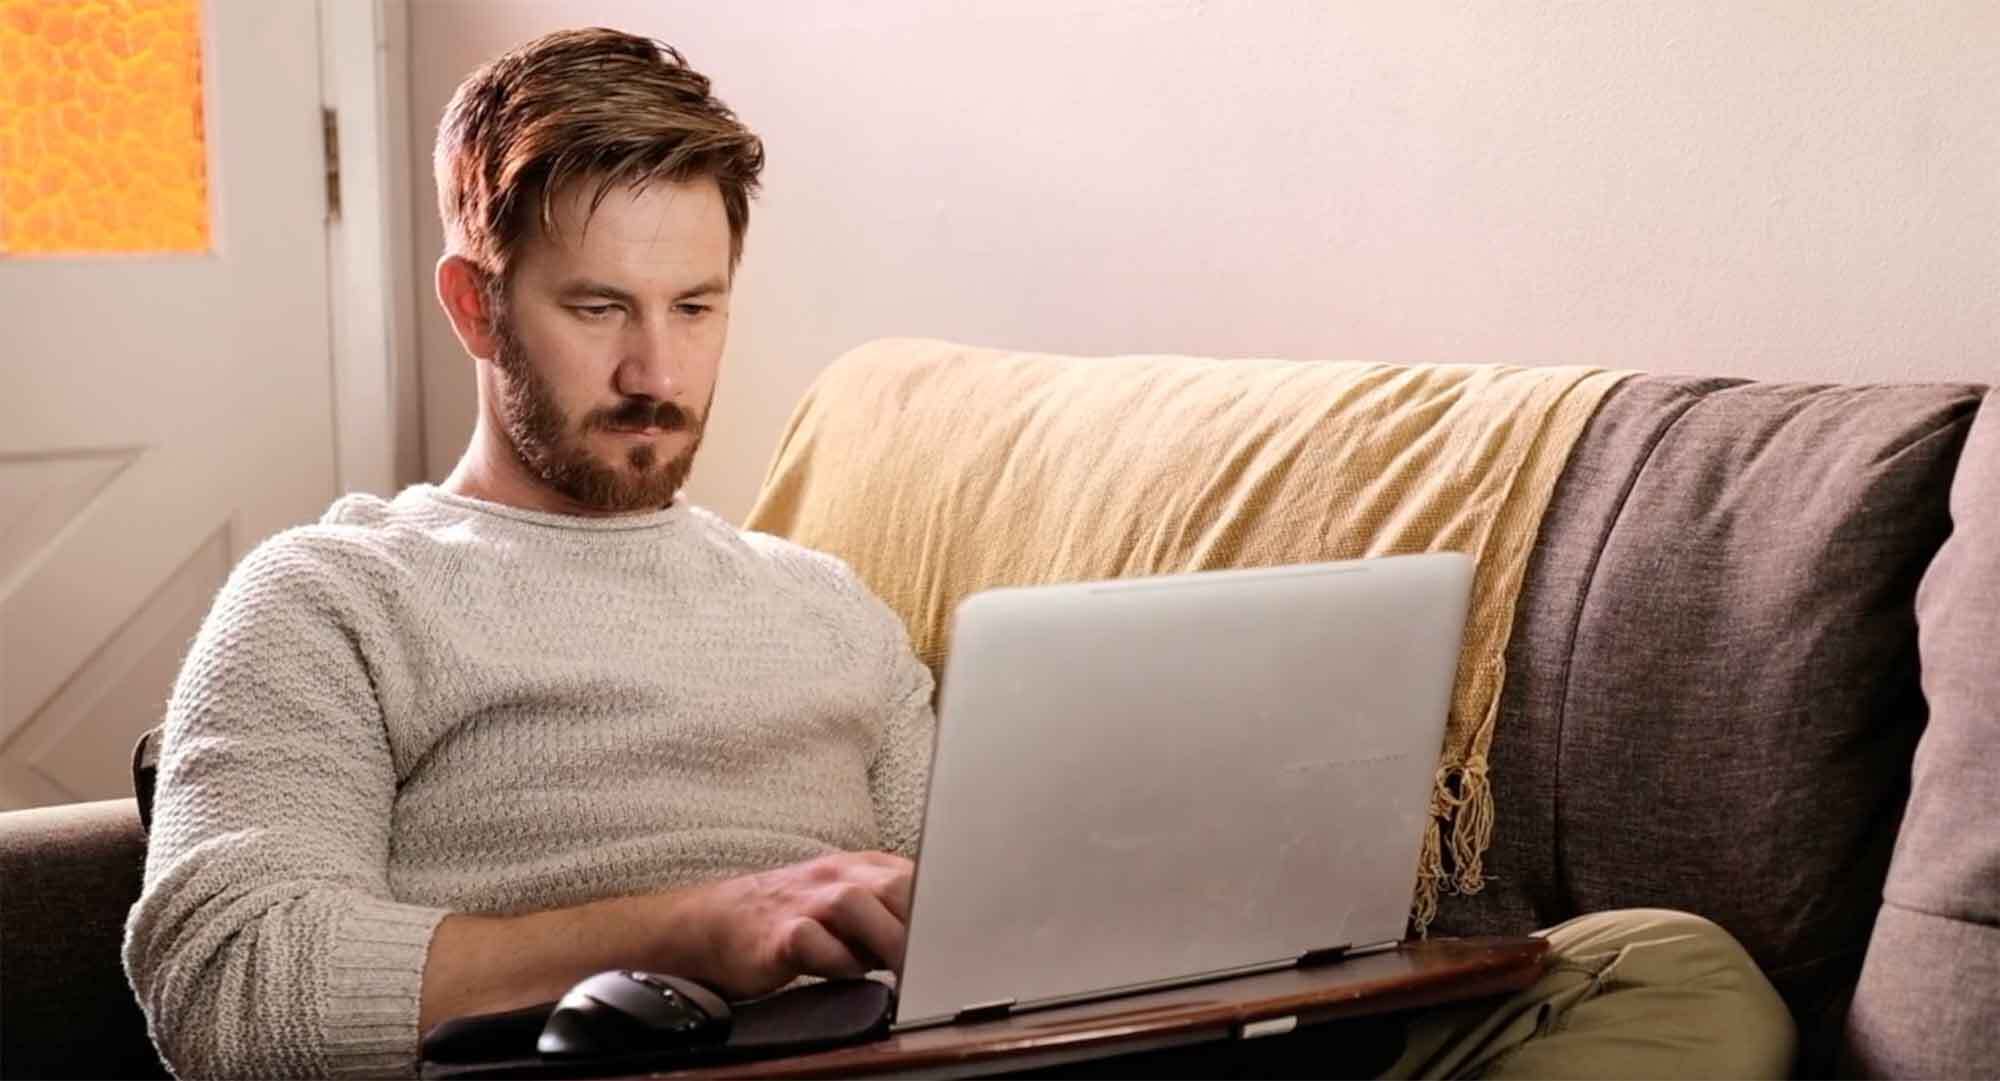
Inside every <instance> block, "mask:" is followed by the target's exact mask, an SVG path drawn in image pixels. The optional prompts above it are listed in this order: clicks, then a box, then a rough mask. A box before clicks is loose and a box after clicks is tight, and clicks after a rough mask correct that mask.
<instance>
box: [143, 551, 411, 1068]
mask: <svg viewBox="0 0 2000 1081" xmlns="http://www.w3.org/2000/svg"><path fill="white" fill-rule="evenodd" d="M341 554H342V553H340V552H339V551H331V552H329V551H328V550H326V548H325V546H323V545H316V544H312V543H306V542H303V541H301V540H300V539H299V538H298V537H296V536H289V535H288V536H287V537H281V538H279V539H278V540H275V541H273V542H270V543H267V544H265V545H264V546H262V547H260V548H259V549H257V550H256V551H255V552H253V553H251V555H250V556H248V557H246V558H245V559H244V560H243V562H242V564H241V565H239V567H238V568H237V570H236V572H235V573H234V574H232V576H231V578H230V580H229V582H228V584H226V585H225V586H224V587H223V590H222V592H221V593H220V594H219V595H218V596H217V599H216V603H215V605H214V607H213V608H212V609H211V610H210V612H209V615H208V618H207V620H206V621H205V622H204V623H203V625H202V630H201V633H200V634H199V635H198V636H197V637H196V639H195V642H194V645H193V646H192V648H191V649H190V651H189V653H188V656H187V659H186V661H185V663H184V664H183V665H182V668H181V673H180V678H179V680H178V682H177V683H176V685H175V688H174V693H173V697H172V699H171V701H170V702H169V705H168V710H167V720H166V724H165V727H164V734H163V742H162V747H161V755H160V773H159V784H158V788H157V791H156V794H155V811H154V820H153V828H152V831H151V835H150V838H149V843H148V848H147V853H146V868H145V878H144V886H143V888H142V891H141V894H140V897H139V900H138V903H137V904H135V905H134V906H133V907H132V911H131V913H130V915H129V916H128V918H127V921H126V928H125V944H124V962H125V970H126V975H127V977H128V979H130V981H131V983H132V988H133V990H134V991H135V992H136V993H137V995H138V999H139V1003H140V1005H141V1006H142V1007H143V1008H144V1011H145V1014H146V1018H147V1026H148V1029H149V1031H150V1033H151V1035H152V1037H153V1040H154V1043H155V1045H156V1046H157V1047H158V1048H159V1050H160V1052H161V1054H162V1055H163V1057H164V1058H165V1059H166V1060H167V1063H168V1064H169V1065H170V1066H171V1067H172V1069H173V1070H174V1072H175V1073H176V1074H177V1075H180V1076H201V1077H296V1076H343V1075H345V1076H375V1077H381V1076H394V1075H404V1076H409V1075H413V1074H414V1073H415V1063H416V1049H417V1039H418V1033H417V1018H418V1004H419V999H420V993H421V990H422V986H423V983H422V981H423V965H424V957H425V953H426V950H427V949H428V947H429V943H430V937H431V932H432V931H433V929H434V928H435V927H436V925H437V923H438V921H439V920H441V919H442V918H443V917H444V916H445V915H446V913H445V912H444V911H443V910H440V909H435V908H427V907H420V906H415V905H408V904H401V903H398V902H397V901H396V900H395V899H394V898H393V897H392V896H391V894H390V890H389V884H388V874H387V863H388V853H389V831H390V817H391V814H392V811H393V804H394V800H395V795H396V784H397V778H396V770H395V767H394V764H393V761H392V759H391V755H390V749H389V745H388V737H387V734H386V732H385V730H384V726H383V717H382V708H381V705H380V704H379V702H378V700H377V698H376V695H375V693H374V690H373V683H372V681H371V672H370V668H369V665H368V659H367V657H366V655H365V652H364V650H363V647H362V644H361V643H362V639H363V635H362V633H361V631H360V630H359V629H358V627H357V625H358V624H365V623H367V622H368V620H369V618H370V614H369V605H370V604H371V603H374V604H376V605H378V606H379V603H380V602H379V601H375V602H371V601H370V600H369V599H368V596H369V591H368V590H367V589H366V588H365V586H364V584H363V582H362V579H361V576H360V575H357V574H355V573H350V572H351V571H352V570H353V568H352V567H342V566H340V565H339V563H340V560H339V558H338V557H339V556H340V555H341ZM374 618H376V619H378V620H379V619H380V618H382V615H381V613H380V612H379V611H378V612H376V613H374Z"/></svg>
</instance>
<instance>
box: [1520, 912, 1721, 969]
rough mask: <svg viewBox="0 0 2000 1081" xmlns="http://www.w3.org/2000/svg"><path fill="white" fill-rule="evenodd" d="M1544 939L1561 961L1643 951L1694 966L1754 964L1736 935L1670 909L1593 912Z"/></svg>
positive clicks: (1713, 924)
mask: <svg viewBox="0 0 2000 1081" xmlns="http://www.w3.org/2000/svg"><path fill="white" fill-rule="evenodd" d="M1541 934H1542V935H1543V936H1544V937H1546V938H1547V939H1548V940H1549V949H1550V952H1552V953H1554V954H1555V955H1556V956H1557V957H1569V958H1580V957H1597V956H1602V955H1606V954H1615V953H1620V952H1622V951H1624V950H1626V949H1628V948H1630V947H1634V946H1645V947H1647V948H1648V949H1649V950H1652V951H1655V952H1664V953H1666V954H1669V955H1671V956H1672V957H1674V958H1678V959H1683V960H1686V961H1688V962H1690V963H1693V964H1700V963H1701V961H1709V962H1712V963H1714V964H1716V965H1718V966H1727V965H1736V964H1739V963H1740V964H1744V965H1749V966H1750V967H1751V968H1752V969H1753V970H1754V969H1755V968H1756V964H1755V962H1753V961H1751V959H1750V955H1749V953H1748V952H1747V951H1745V950H1744V949H1743V946H1742V944H1741V943H1739V942H1737V941H1736V936H1734V935H1732V934H1730V933H1729V932H1728V931H1725V930H1723V929H1722V928H1721V927H1720V926H1718V925H1717V924H1716V923H1715V922H1714V921H1713V920H1710V919H1708V918H1706V917H1703V916H1697V915H1695V914H1694V913H1692V912H1681V911H1678V910H1676V909H1671V908H1621V909H1613V910H1610V911H1606V912H1591V913H1586V914H1585V915H1582V916H1578V917H1576V918H1575V919H1573V920H1569V921H1568V922H1566V923H1561V924H1558V925H1556V926H1555V927H1552V928H1549V929H1548V930H1547V931H1543V932H1541Z"/></svg>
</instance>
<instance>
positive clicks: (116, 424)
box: [0, 0, 335, 808]
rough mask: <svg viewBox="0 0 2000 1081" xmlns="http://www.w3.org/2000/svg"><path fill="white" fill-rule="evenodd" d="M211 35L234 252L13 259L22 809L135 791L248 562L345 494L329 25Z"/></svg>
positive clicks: (240, 4) (216, 185)
mask: <svg viewBox="0 0 2000 1081" xmlns="http://www.w3.org/2000/svg"><path fill="white" fill-rule="evenodd" d="M203 17H204V20H205V23H206V29H205V37H206V46H205V51H204V56H203V82H204V87H203V93H204V96H205V98H206V106H205V107H206V117H207V124H206V134H207V138H208V141H209V151H208V153H209V177H208V179H209V190H210V199H211V207H212V223H213V224H212V232H211V235H212V237H213V250H212V251H211V252H209V253H207V254H202V255H166V256H145V255H134V256H115V255H107V256H92V257H76V258H60V257H37V258H18V259H8V258H5V257H0V326H4V327H5V328H6V329H5V332H4V335H0V378H4V383H0V386H4V390H0V808H8V807H21V806H31V805H35V804H41V803H49V802H59V801H64V800H79V799H98V798H107V797H112V796H119V795H125V794H129V793H130V791H131V784H130V777H129V770H128V768H127V761H128V754H129V751H130V748H131V744H132V741H133V740H134V739H135V738H136V737H137V736H138V734H139V733H140V732H142V731H144V730H145V729H146V728H148V727H151V726H152V725H154V724H156V723H158V721H159V718H160V715H161V713H162V711H163V709H164V706H165V702H166V698H167V695H168V692H169V690H170V689H171V686H172V680H173V676H174V674H175V671H176V670H177V669H178V667H179V663H180V659H181V656H182V654H183V653H184V652H185V650H186V648H187V646H188V643H189V640H190V639H191V638H192V636H193V634H194V632H195V630H196V628H197V627H198V626H199V623H200V620H201V617H202V616H203V615H204V614H205V613H206V611H207V608H208V605H209V603H210V601H211V600H212V598H213V594H214V590H215V589H216V587H217V586H219V585H220V584H221V583H222V581H223V580H224V578H225V577H226V576H227V574H228V570H229V568H230V566H231V565H232V564H233V563H234V561H235V560H236V559H238V558H240V557H241V556H242V554H243V553H244V552H245V551H247V550H248V549H249V548H250V547H251V546H254V545H255V544H256V543H257V542H258V541H260V540H262V539H263V538H264V537H267V536H269V535H270V534H271V533H273V532H275V531H277V530H280V529H283V528H285V527H286V526H290V525H294V524H298V523H301V522H306V521H310V520H312V519H313V518H315V517H316V516H317V515H318V514H319V513H320V511H322V510H323V509H324V508H325V507H326V505H327V503H328V502H329V500H331V498H332V497H333V495H334V486H335V479H334V476H335V474H334V435H333V414H332V409H333V404H332V403H333V392H332V373H331V360H330V350H329V331H328V321H327V320H328V311H327V271H326V226H325V194H324V191H325V189H324V164H323V158H322V147H321V134H320V120H319V117H320V111H319V110H320V91H319V68H320V61H319V45H318V13H317V9H316V8H315V6H314V5H313V3H312V2H311V0H209V2H208V3H207V4H206V6H205V10H204V12H203Z"/></svg>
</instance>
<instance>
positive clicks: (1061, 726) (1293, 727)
mask: <svg viewBox="0 0 2000 1081" xmlns="http://www.w3.org/2000/svg"><path fill="white" fill-rule="evenodd" d="M1472 574H1473V561H1472V560H1471V559H1470V558H1468V557H1466V556H1463V555H1457V554H1451V553H1443V554H1435V555H1419V556H1397V557H1391V558H1384V559H1370V560H1357V561H1351V562H1343V563H1321V564H1308V565H1298V566H1286V567H1270V568H1260V569H1254V570H1232V571H1213V572H1203V573H1196V574H1183V575H1170V576H1165V577H1157V578H1139V579H1121V580H1117V581H1110V582H1089V583H1077V584H1069V585H1055V586H1036V587H1026V588H1013V589H999V590H992V591H988V592H985V593H980V594H978V595H975V596H973V597H970V598H968V599H967V600H966V601H965V602H964V603H963V604H961V605H960V606H959V609H958V611H957V613H956V614H955V622H954V625H953V646H952V653H951V658H950V660H949V662H948V663H947V666H946V669H945V674H944V677H943V681H942V688H941V698H940V703H939V708H938V729H937V741H936V744H935V747H934V751H933V755H932V760H931V775H930V788H929V794H928V797H927V802H926V805H925V811H924V826H923V839H922V848H921V852H920V855H919V857H918V861H917V867H916V878H915V883H914V887H913V888H914V894H913V898H912V902H911V910H910V923H909V940H908V943H907V948H906V951H905V956H904V964H903V968H902V970H901V971H900V972H899V973H898V974H897V986H898V990H897V1002H896V1013H895V1018H894V1026H895V1028H896V1029H897V1030H910V1029H917V1028H923V1027H927V1026H934V1025H942V1024H949V1023H952V1022H958V1021H971V1020H981V1019H987V1018H992V1017H997V1016H1004V1015H1007V1014H1009V1013H1014V1012H1021V1011H1028V1010H1035V1009H1042V1008H1049V1007H1055V1006H1065V1005H1072V1004H1075V1003H1080V1002H1088V1001H1092V1000H1097V999H1107V998H1116V997H1120V996H1124V995H1129V994H1137V993H1141V992H1145V991H1153V990H1159V989H1162V988H1166V987H1173V986H1179V985H1183V984H1190V983H1197V982H1202V981H1207V980H1215V979H1223V978H1228V977H1232V976H1239V975H1249V974H1252V973H1258V972H1266V971H1273V970H1277V969H1281V968H1285V967H1288V966H1292V965H1296V964H1299V963H1300V962H1301V960H1302V959H1303V960H1307V961H1314V960H1318V959H1322V958H1331V957H1336V956H1340V955H1343V954H1352V953H1359V952H1363V951H1367V950H1373V949H1386V948H1389V947H1392V946H1394V945H1395V944H1396V943H1397V942H1398V941H1399V940H1400V939H1401V938H1402V936H1403V932H1404V928H1405V925H1406V923H1407V917H1408V912H1409V907H1410V898H1411V893H1412V890H1413V888H1414V885H1415V882H1416V873H1417V858H1418V852H1419V848H1420V845H1421V842H1422V838H1423V832H1424V826H1425V822H1426V819H1427V817H1428V813H1429V807H1430V798H1431V786H1432V780H1433V777H1434V776H1435V774H1436V771H1437V762H1438V755H1439V749H1440V747H1441V745H1442V741H1443V736H1444V727H1445V716H1446V713H1447V711H1448V710H1449V708H1450V702H1451V693H1452V686H1453V680H1454V676H1455V673H1456V671H1457V665H1458V654H1459V647H1460V642H1461V638H1462V635H1463V631H1464V625H1465V616H1466V608H1467V605H1468V603H1469V600H1470V595H1471V586H1472Z"/></svg>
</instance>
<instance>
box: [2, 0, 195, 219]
mask: <svg viewBox="0 0 2000 1081" xmlns="http://www.w3.org/2000/svg"><path fill="white" fill-rule="evenodd" d="M200 6H201V0H0V257H4V256H10V255H55V254H65V255H67V254H81V253H124V252H201V251H207V250H208V243H209V222H208V154H207V150H206V149H205V147H204V145H203V139H202V103H201V14H200Z"/></svg>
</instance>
